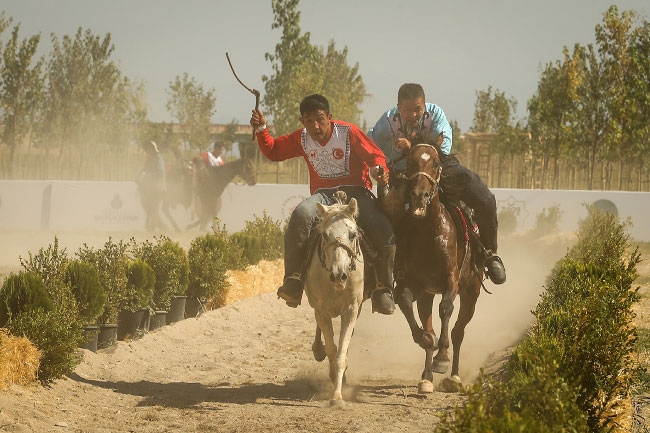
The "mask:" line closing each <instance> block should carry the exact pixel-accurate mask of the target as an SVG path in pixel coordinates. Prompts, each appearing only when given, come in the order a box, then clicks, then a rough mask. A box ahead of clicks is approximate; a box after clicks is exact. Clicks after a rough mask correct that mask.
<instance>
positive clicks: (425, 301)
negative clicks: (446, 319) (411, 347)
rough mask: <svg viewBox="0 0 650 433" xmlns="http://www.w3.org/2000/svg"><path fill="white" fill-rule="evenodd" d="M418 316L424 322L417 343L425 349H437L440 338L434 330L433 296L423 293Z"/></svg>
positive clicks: (419, 301) (419, 302)
mask: <svg viewBox="0 0 650 433" xmlns="http://www.w3.org/2000/svg"><path fill="white" fill-rule="evenodd" d="M417 305H418V316H419V317H420V323H422V329H421V332H422V333H421V335H420V340H419V341H417V343H418V344H419V345H420V347H421V348H423V349H424V350H435V349H436V348H437V347H438V338H437V337H436V333H435V332H434V331H433V313H432V311H433V296H432V295H423V296H421V297H420V298H419V299H418V302H417Z"/></svg>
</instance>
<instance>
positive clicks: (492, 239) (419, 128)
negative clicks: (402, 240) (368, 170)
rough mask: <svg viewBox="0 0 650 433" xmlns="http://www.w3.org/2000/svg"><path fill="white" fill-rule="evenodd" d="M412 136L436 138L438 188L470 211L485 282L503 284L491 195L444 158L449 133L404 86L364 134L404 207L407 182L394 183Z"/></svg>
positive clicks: (435, 110)
mask: <svg viewBox="0 0 650 433" xmlns="http://www.w3.org/2000/svg"><path fill="white" fill-rule="evenodd" d="M418 132H428V133H430V134H432V135H433V137H438V136H440V135H442V138H443V139H442V144H441V145H440V149H441V150H442V153H443V154H445V155H447V156H448V157H447V158H444V159H443V163H442V170H443V172H444V173H445V176H444V182H446V183H447V184H446V185H445V184H443V180H441V183H440V188H441V189H442V190H445V189H446V187H452V186H453V190H456V191H459V193H460V196H461V197H462V200H463V201H464V202H465V203H467V205H468V206H470V207H471V208H472V209H474V211H475V220H476V224H477V225H478V227H479V232H480V236H481V242H482V243H483V246H484V247H485V249H486V250H487V255H486V257H485V260H484V267H485V269H486V273H487V276H488V277H489V278H490V280H491V281H492V282H493V283H494V284H503V283H504V282H505V281H506V270H505V267H504V266H503V262H502V261H501V258H500V257H499V256H497V255H496V253H497V228H498V222H497V212H496V200H495V197H494V194H492V192H491V191H490V190H489V188H488V187H487V185H485V183H483V181H482V180H481V178H480V177H479V176H478V175H477V174H476V173H474V172H472V171H471V170H469V169H467V168H465V167H463V166H462V165H461V164H460V163H459V162H458V160H457V159H456V157H454V156H453V155H451V156H450V152H451V146H452V130H451V125H450V124H449V122H448V121H447V117H446V116H445V113H444V112H443V111H442V108H440V107H438V106H437V105H435V104H432V103H429V102H425V95H424V90H423V89H422V86H421V85H419V84H417V83H405V84H403V85H402V86H401V87H400V88H399V91H398V92H397V106H396V107H393V108H390V109H389V110H387V111H386V112H385V113H384V114H382V116H381V117H380V118H379V120H378V121H377V123H376V124H375V126H374V127H373V128H371V129H370V131H368V136H369V137H370V138H372V139H373V140H374V142H375V143H377V145H378V146H379V148H380V149H381V150H382V151H383V152H384V155H385V156H386V161H387V164H388V167H389V168H390V174H391V184H392V185H393V186H394V187H396V188H397V189H398V191H400V194H402V197H404V202H406V198H405V195H404V194H406V187H407V180H406V179H405V178H404V177H400V174H403V173H404V172H405V170H406V156H407V155H408V152H409V150H410V149H411V139H413V137H415V135H416V134H417V133H418ZM450 189H451V188H450ZM397 243H398V245H397V247H398V248H397V256H396V258H395V281H396V288H395V292H396V293H395V295H396V296H398V295H399V293H400V291H401V290H402V288H401V287H400V284H401V283H403V280H404V275H403V266H402V264H401V263H400V260H401V258H400V252H399V236H398V240H397Z"/></svg>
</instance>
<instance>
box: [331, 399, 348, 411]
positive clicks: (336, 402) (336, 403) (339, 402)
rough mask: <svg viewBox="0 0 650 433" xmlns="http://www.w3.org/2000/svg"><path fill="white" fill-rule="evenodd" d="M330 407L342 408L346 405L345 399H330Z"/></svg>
mask: <svg viewBox="0 0 650 433" xmlns="http://www.w3.org/2000/svg"><path fill="white" fill-rule="evenodd" d="M330 407H332V408H340V409H342V408H344V407H345V401H343V400H330Z"/></svg>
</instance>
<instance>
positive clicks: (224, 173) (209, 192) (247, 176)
mask: <svg viewBox="0 0 650 433" xmlns="http://www.w3.org/2000/svg"><path fill="white" fill-rule="evenodd" d="M193 163H194V165H195V173H194V194H195V195H196V198H197V199H198V207H199V210H198V214H199V217H198V219H197V220H196V221H195V222H193V223H191V224H189V225H188V226H187V229H191V228H194V227H197V226H198V227H199V229H201V230H205V228H206V227H207V225H208V223H209V222H210V221H212V220H213V219H214V217H216V216H217V214H218V213H219V208H220V206H221V194H223V191H224V190H225V189H226V186H228V184H229V183H230V181H232V180H233V179H234V178H235V176H240V177H241V178H242V179H244V181H245V182H246V184H247V185H255V184H256V183H257V174H256V173H255V165H254V164H253V160H252V159H250V158H241V159H237V160H235V161H231V162H227V163H226V164H224V165H222V166H211V165H207V164H205V163H203V162H202V161H200V160H196V159H195V161H194V162H193Z"/></svg>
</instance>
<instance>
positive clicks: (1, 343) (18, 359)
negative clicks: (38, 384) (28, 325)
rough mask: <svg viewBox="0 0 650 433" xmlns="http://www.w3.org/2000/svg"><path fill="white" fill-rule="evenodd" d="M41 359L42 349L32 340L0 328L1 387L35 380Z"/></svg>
mask: <svg viewBox="0 0 650 433" xmlns="http://www.w3.org/2000/svg"><path fill="white" fill-rule="evenodd" d="M40 361H41V351H40V350H38V349H37V348H36V347H35V346H34V345H33V344H32V343H31V341H29V340H28V339H27V338H24V337H15V336H13V335H9V333H7V331H5V330H4V329H0V389H3V388H6V387H8V386H9V385H12V384H16V385H27V384H30V383H33V382H35V381H36V379H37V372H38V367H39V364H40Z"/></svg>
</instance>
